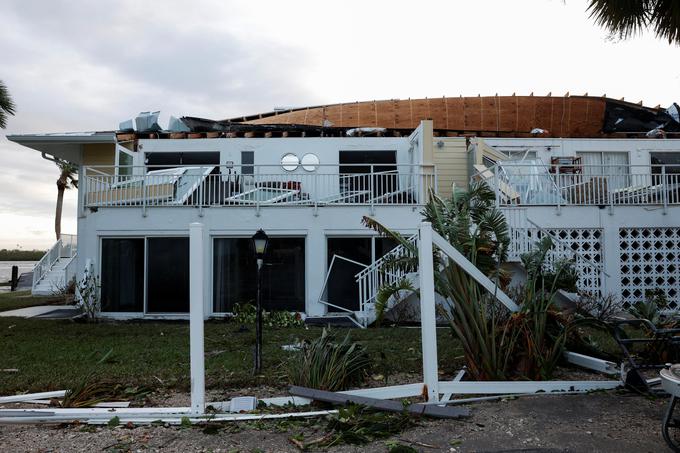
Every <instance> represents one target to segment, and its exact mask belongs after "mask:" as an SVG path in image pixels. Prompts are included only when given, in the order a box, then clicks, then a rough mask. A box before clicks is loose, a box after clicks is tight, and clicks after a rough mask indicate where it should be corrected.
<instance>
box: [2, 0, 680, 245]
mask: <svg viewBox="0 0 680 453" xmlns="http://www.w3.org/2000/svg"><path fill="white" fill-rule="evenodd" d="M585 9H586V2H585V1H577V0H566V1H561V0H533V1H512V2H509V1H507V0H495V1H492V0H475V1H471V0H470V1H467V2H461V1H457V0H448V1H420V2H413V1H411V2H406V1H398V0H389V1H365V0H364V1H351V0H350V1H347V0H346V1H343V2H335V3H329V2H319V1H318V0H316V1H295V0H293V1H287V2H283V1H280V0H278V1H276V0H273V1H240V2H235V1H225V0H215V1H202V0H192V1H191V2H187V1H170V0H164V1H158V2H155V1H144V2H140V1H133V0H130V1H104V0H98V1H62V0H50V1H37V0H35V1H34V0H16V1H13V0H0V17H1V18H2V27H0V58H1V59H0V61H1V62H2V63H0V80H4V81H5V83H6V84H7V86H8V87H9V89H10V91H11V93H12V95H13V97H14V100H15V102H16V104H17V114H16V116H15V117H13V118H10V121H9V125H8V128H7V129H6V130H5V131H3V132H4V133H7V134H12V133H32V132H62V131H84V130H111V129H113V128H115V127H116V126H117V125H118V123H119V122H120V121H121V120H124V119H127V118H130V117H132V116H134V115H135V114H136V113H137V112H139V111H143V110H161V111H162V117H161V124H163V121H167V117H168V116H169V115H171V114H172V115H175V116H181V115H191V116H202V117H207V118H215V119H222V118H227V117H232V116H238V115H242V114H250V113H257V112H259V111H269V110H271V109H272V108H273V107H274V106H304V105H312V104H323V103H334V102H345V101H356V100H373V99H390V98H408V97H412V98H418V97H426V96H427V97H439V96H443V95H449V96H457V95H459V94H462V95H472V96H474V95H477V94H483V95H493V94H496V93H498V94H512V93H513V92H515V93H517V94H528V93H530V92H534V93H535V94H537V95H538V94H545V93H547V92H552V93H553V94H555V95H561V94H564V93H566V92H567V91H568V92H570V93H572V94H583V93H585V92H588V93H589V94H594V95H602V94H604V93H606V94H607V95H608V96H611V97H616V98H620V97H624V96H625V98H626V99H627V100H632V101H635V102H637V101H639V100H643V101H644V102H645V104H646V105H651V106H654V105H657V104H661V105H663V106H667V105H669V104H670V103H671V102H673V101H680V48H678V47H675V46H669V45H668V44H667V43H665V42H663V41H659V40H657V39H655V38H654V37H653V36H652V35H651V34H647V35H644V36H641V37H637V38H635V39H632V40H629V41H625V42H617V41H616V40H611V39H608V37H607V33H606V32H605V31H603V30H601V29H599V28H597V27H596V26H595V25H594V24H593V23H592V21H590V20H589V19H588V17H587V14H586V12H585ZM57 174H58V173H57V170H56V167H55V166H54V164H52V163H50V162H47V161H45V160H43V159H41V157H40V154H39V153H38V152H35V151H32V150H29V149H26V148H22V147H20V146H18V145H15V144H13V143H10V142H8V141H7V140H6V139H5V136H4V134H0V187H1V189H0V226H1V228H0V248H5V247H9V248H14V247H16V246H17V245H20V246H21V247H22V248H34V247H35V248H47V247H49V245H50V244H51V243H52V242H53V237H54V217H53V215H54V214H53V212H54V204H55V199H56V186H55V181H56V177H57ZM62 230H63V231H64V232H75V230H76V222H75V196H74V194H73V193H71V194H69V195H68V196H67V198H66V201H65V212H64V220H63V228H62Z"/></svg>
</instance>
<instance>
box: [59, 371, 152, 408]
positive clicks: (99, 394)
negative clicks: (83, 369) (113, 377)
mask: <svg viewBox="0 0 680 453" xmlns="http://www.w3.org/2000/svg"><path fill="white" fill-rule="evenodd" d="M149 393H151V390H150V389H148V388H146V387H128V386H125V385H123V384H116V383H110V382H103V381H95V380H92V379H91V377H90V376H88V377H87V378H85V379H83V380H82V381H81V382H79V383H78V384H76V385H75V386H74V387H73V388H71V389H69V390H67V391H66V394H65V395H64V399H63V400H61V401H60V402H58V403H57V404H58V405H59V406H61V407H70V408H80V407H92V406H95V405H97V404H99V403H103V402H112V401H131V400H135V399H138V398H143V397H144V396H146V395H148V394H149Z"/></svg>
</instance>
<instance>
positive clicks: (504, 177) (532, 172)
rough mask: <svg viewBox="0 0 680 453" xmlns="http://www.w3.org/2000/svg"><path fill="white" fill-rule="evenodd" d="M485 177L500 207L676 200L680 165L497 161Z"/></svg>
mask: <svg viewBox="0 0 680 453" xmlns="http://www.w3.org/2000/svg"><path fill="white" fill-rule="evenodd" d="M472 179H473V180H479V179H482V180H484V181H486V182H487V183H488V184H489V185H490V186H491V187H492V188H493V189H494V190H495V192H496V199H497V203H498V205H500V206H514V205H515V206H516V205H524V206H541V205H547V206H620V205H629V206H631V205H662V206H669V205H680V165H571V166H560V165H546V164H544V163H536V162H535V161H504V162H499V163H497V164H496V165H494V166H493V167H491V168H489V169H488V171H485V172H477V173H476V174H475V175H473V177H472Z"/></svg>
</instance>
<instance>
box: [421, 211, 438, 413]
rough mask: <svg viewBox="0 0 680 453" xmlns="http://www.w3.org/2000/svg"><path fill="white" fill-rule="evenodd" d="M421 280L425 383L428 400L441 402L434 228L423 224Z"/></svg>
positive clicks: (426, 223) (427, 223) (425, 223)
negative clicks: (438, 366)
mask: <svg viewBox="0 0 680 453" xmlns="http://www.w3.org/2000/svg"><path fill="white" fill-rule="evenodd" d="M418 263H419V265H418V276H419V279H420V337H421V340H422V347H423V382H424V383H425V386H426V387H427V389H426V390H427V400H428V401H439V375H438V372H437V319H436V315H435V300H434V263H433V261H432V225H431V224H430V223H429V222H423V223H421V224H420V241H419V242H418Z"/></svg>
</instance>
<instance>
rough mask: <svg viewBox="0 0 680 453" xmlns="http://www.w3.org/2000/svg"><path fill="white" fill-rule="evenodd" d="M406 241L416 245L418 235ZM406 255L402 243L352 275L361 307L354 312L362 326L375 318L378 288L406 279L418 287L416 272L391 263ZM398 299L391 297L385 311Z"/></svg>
mask: <svg viewBox="0 0 680 453" xmlns="http://www.w3.org/2000/svg"><path fill="white" fill-rule="evenodd" d="M407 241H408V242H409V243H410V244H413V245H416V246H417V244H418V235H417V234H414V235H413V236H411V237H410V238H408V239H407ZM407 257H411V252H410V250H409V249H408V248H406V247H404V246H403V245H398V246H397V247H395V248H393V249H392V250H391V251H390V252H389V253H387V254H385V255H384V256H383V257H382V258H380V259H377V260H376V261H374V262H373V263H371V264H370V265H369V266H367V267H366V268H365V269H363V270H362V271H361V272H359V273H357V274H356V275H355V276H354V278H355V279H356V281H357V283H358V285H359V305H360V307H361V308H360V311H358V312H356V313H355V316H356V318H357V319H358V320H359V322H360V323H361V324H362V325H363V326H364V327H366V326H368V325H369V324H371V323H373V322H374V321H375V320H376V316H377V315H376V309H375V302H376V297H377V295H378V291H379V290H380V288H382V287H383V286H387V285H391V284H395V283H398V282H399V281H401V280H404V279H406V280H408V281H409V282H410V283H411V284H412V285H413V287H414V288H415V289H418V273H417V272H408V271H405V270H404V269H395V268H394V266H393V265H391V263H393V262H394V260H395V259H399V258H407ZM399 301H400V300H398V299H397V298H396V297H391V298H390V300H389V301H388V304H387V307H385V312H387V311H389V309H390V308H392V307H393V306H394V305H396V304H397V303H398V302H399Z"/></svg>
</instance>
